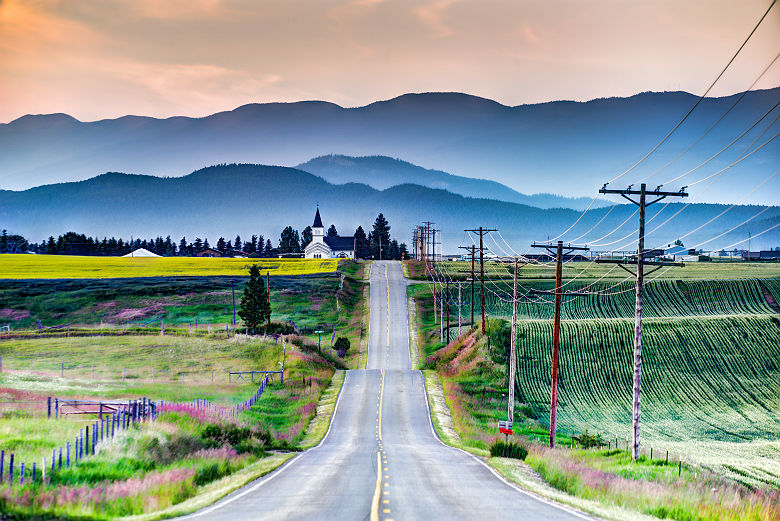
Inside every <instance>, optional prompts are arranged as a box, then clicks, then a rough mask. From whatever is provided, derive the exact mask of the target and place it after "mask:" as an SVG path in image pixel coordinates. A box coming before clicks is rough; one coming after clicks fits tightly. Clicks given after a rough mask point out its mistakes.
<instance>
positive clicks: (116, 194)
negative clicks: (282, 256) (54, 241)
mask: <svg viewBox="0 0 780 521" xmlns="http://www.w3.org/2000/svg"><path fill="white" fill-rule="evenodd" d="M318 203H319V207H320V212H321V214H322V218H323V221H324V222H325V226H329V225H330V224H335V225H336V227H337V229H338V230H339V231H340V232H341V233H342V234H345V235H351V233H352V232H353V231H354V230H355V228H356V227H357V226H358V225H362V226H363V227H364V228H368V227H370V225H371V224H372V223H373V220H374V218H375V217H376V215H377V213H378V212H383V213H384V215H385V216H386V217H387V219H388V220H389V221H390V225H391V226H392V229H391V233H392V235H393V236H394V237H395V238H397V239H399V240H400V241H405V242H407V243H408V242H409V241H410V237H411V230H412V228H413V226H414V225H416V224H418V223H420V222H421V221H423V220H430V221H434V222H435V223H436V227H437V228H438V229H440V230H441V233H440V234H439V237H440V238H441V239H442V240H443V243H444V250H445V251H447V252H456V251H457V249H456V248H457V246H458V245H459V244H463V243H465V244H470V241H469V239H468V238H467V237H465V234H464V232H463V229H464V228H467V227H468V228H471V227H475V226H486V227H491V228H498V229H499V230H500V232H501V234H502V235H503V237H504V238H506V240H507V241H509V242H510V244H512V245H513V246H514V247H515V249H518V250H521V251H523V252H524V251H526V250H527V249H528V245H529V244H530V242H531V241H533V240H545V239H546V238H547V237H550V236H555V235H557V234H559V233H561V232H562V231H563V230H565V229H566V228H567V227H568V226H569V225H570V224H571V223H573V222H574V221H575V220H576V219H577V217H578V216H579V215H580V212H578V211H575V210H571V209H560V208H558V209H546V210H545V209H539V208H534V207H531V206H527V205H523V204H518V203H511V202H504V201H496V200H493V199H484V198H482V199H480V198H469V197H463V196H461V195H458V194H454V193H451V192H448V191H445V190H441V189H434V188H428V187H424V186H419V185H415V184H400V185H397V186H393V187H390V188H386V189H384V190H377V189H375V188H372V187H370V186H368V185H366V184H359V183H346V184H331V183H328V182H327V181H325V180H324V179H322V178H320V177H317V176H315V175H312V174H310V173H307V172H304V171H302V170H299V169H295V168H286V167H275V166H263V165H220V166H213V167H208V168H204V169H201V170H198V171H196V172H193V173H192V174H190V175H187V176H184V177H178V178H161V177H154V176H142V175H128V174H120V173H108V174H104V175H100V176H98V177H95V178H92V179H89V180H86V181H80V182H71V183H61V184H53V185H47V186H41V187H37V188H32V189H29V190H24V191H9V190H3V191H0V227H3V228H7V229H8V230H9V231H10V232H11V233H21V234H23V235H25V236H27V237H28V238H30V239H32V240H35V241H40V240H42V239H45V238H46V237H48V236H49V235H54V236H57V235H58V234H60V233H64V232H66V231H69V230H72V231H77V232H80V233H86V234H88V235H90V236H97V237H101V238H102V237H103V236H109V237H110V236H116V237H120V236H121V237H124V238H128V237H130V235H133V236H135V237H152V236H157V235H162V236H165V235H168V234H170V235H171V236H172V238H174V239H179V238H180V237H181V236H182V235H186V236H187V238H188V239H189V240H194V238H195V237H201V238H208V239H209V240H210V241H211V242H212V244H213V243H214V242H215V241H216V239H217V238H218V237H219V236H224V237H232V236H234V235H235V234H236V233H240V234H241V236H242V237H248V236H251V234H253V233H257V234H263V235H265V236H266V237H269V238H271V239H272V240H273V241H274V243H276V242H278V240H279V233H280V231H281V230H282V228H283V227H284V226H287V225H291V226H293V227H295V228H296V229H298V230H302V229H303V228H304V227H306V226H308V225H311V223H312V220H313V217H314V211H315V207H316V205H317V204H318ZM681 207H682V203H679V202H675V203H672V204H670V205H668V207H664V205H663V204H657V205H654V206H652V207H650V210H649V211H648V221H649V222H648V231H652V230H653V228H654V227H656V226H658V225H659V224H661V223H662V222H663V221H665V220H666V219H667V218H668V217H672V216H673V215H675V213H677V212H678V210H680V209H681ZM726 208H727V207H726V206H723V205H716V204H693V205H690V206H689V207H687V208H685V210H684V211H683V212H681V213H680V214H679V215H677V216H676V217H674V218H673V219H672V220H671V221H670V222H669V223H667V224H665V225H664V226H662V227H661V228H660V229H659V230H658V231H656V232H652V233H649V235H648V239H647V244H648V246H663V245H665V244H666V243H669V242H672V241H674V240H675V239H676V238H678V237H680V236H681V235H682V234H683V233H686V232H687V231H689V230H692V229H694V228H696V227H698V226H699V225H701V224H704V223H705V222H707V221H709V220H710V219H712V218H713V217H715V216H716V215H717V214H719V213H721V212H723V210H725V209H726ZM761 209H762V208H760V207H755V206H737V207H735V208H733V209H731V210H729V211H728V212H726V213H725V214H724V215H722V216H721V217H719V218H717V219H716V220H715V221H714V222H713V223H711V224H710V225H707V226H705V227H704V228H702V229H701V230H699V231H697V232H696V233H694V234H692V235H690V236H688V237H686V238H685V239H684V242H685V244H686V245H687V246H694V245H696V244H697V243H699V242H701V241H704V240H706V239H708V238H710V237H712V236H714V235H716V234H719V233H721V232H724V231H727V230H729V229H730V228H732V227H734V226H737V225H738V224H739V223H741V222H743V221H745V220H747V219H748V218H750V217H751V216H753V215H755V214H756V213H758V212H759V211H760V210H761ZM658 211H663V213H662V214H661V215H660V216H659V217H658V218H657V219H653V217H654V215H655V212H658ZM607 212H609V215H607V216H606V218H604V217H605V213H607ZM632 212H634V207H633V205H620V206H618V207H615V208H614V209H612V210H611V211H610V210H609V209H607V208H599V209H594V210H591V211H589V212H588V213H587V214H586V215H585V217H584V218H583V219H582V220H581V221H580V222H579V223H578V225H577V227H575V228H574V229H573V230H572V231H571V233H569V234H568V235H567V236H566V237H567V238H570V239H574V238H575V237H577V236H578V235H580V234H582V233H585V232H586V231H588V230H589V229H590V228H592V227H593V226H594V225H596V224H597V223H598V222H599V221H601V220H602V219H603V221H602V222H601V224H599V225H598V226H596V228H595V229H594V230H593V231H592V232H591V233H589V234H588V235H587V236H586V237H583V238H582V239H581V240H580V241H579V242H583V241H584V242H588V241H592V240H594V239H597V238H599V237H601V236H602V235H604V234H606V233H607V232H609V231H611V230H613V229H614V228H616V227H618V225H620V224H621V223H622V222H624V221H626V219H627V218H628V217H629V216H630V215H631V213H632ZM759 219H760V220H758V219H756V220H754V221H752V222H751V223H750V224H748V225H746V226H742V227H739V228H737V229H736V230H734V231H733V232H730V233H727V234H726V235H725V236H723V237H722V238H720V239H718V240H717V241H713V242H710V243H708V244H707V245H706V246H707V247H713V248H714V247H721V246H725V245H728V244H730V243H733V242H735V241H738V240H741V239H743V238H745V237H746V236H747V233H748V232H752V233H753V234H754V235H755V234H757V233H759V232H761V231H763V230H765V229H767V228H768V227H769V226H772V225H774V224H776V223H778V222H780V207H777V206H775V207H771V208H770V209H768V210H766V211H764V212H763V213H761V214H760V217H759ZM628 220H629V221H630V224H626V225H625V226H623V227H622V228H619V229H618V230H617V232H616V233H615V234H613V235H611V236H609V237H608V238H606V239H604V240H602V241H600V243H601V245H600V246H594V249H598V250H607V249H617V248H619V247H622V248H623V249H631V248H635V246H634V245H635V244H636V243H635V237H634V235H635V233H634V230H635V219H628ZM622 237H628V238H627V239H625V240H618V239H621V238H622ZM778 244H780V228H775V229H774V230H773V231H772V232H770V233H767V234H764V235H763V236H761V237H758V238H756V239H754V241H753V242H752V243H751V245H752V247H753V249H757V248H761V247H767V246H777V245H778ZM488 246H489V247H490V248H491V249H492V250H493V251H495V252H496V253H498V254H501V253H502V252H501V249H500V248H499V247H498V246H496V245H495V244H493V243H490V242H489V243H488ZM501 247H503V248H506V246H505V245H504V244H503V243H501Z"/></svg>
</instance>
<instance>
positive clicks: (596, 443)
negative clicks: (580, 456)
mask: <svg viewBox="0 0 780 521" xmlns="http://www.w3.org/2000/svg"><path fill="white" fill-rule="evenodd" d="M572 438H574V439H575V440H577V442H578V443H579V444H580V447H582V448H583V449H590V448H593V447H596V448H598V447H603V446H604V445H606V443H604V438H602V437H601V434H588V430H587V429H586V430H585V432H583V433H582V434H580V435H579V436H572Z"/></svg>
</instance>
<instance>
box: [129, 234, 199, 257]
mask: <svg viewBox="0 0 780 521" xmlns="http://www.w3.org/2000/svg"><path fill="white" fill-rule="evenodd" d="M119 240H120V241H121V240H122V239H119ZM179 255H181V256H182V257H183V256H185V255H187V237H182V238H181V241H179Z"/></svg>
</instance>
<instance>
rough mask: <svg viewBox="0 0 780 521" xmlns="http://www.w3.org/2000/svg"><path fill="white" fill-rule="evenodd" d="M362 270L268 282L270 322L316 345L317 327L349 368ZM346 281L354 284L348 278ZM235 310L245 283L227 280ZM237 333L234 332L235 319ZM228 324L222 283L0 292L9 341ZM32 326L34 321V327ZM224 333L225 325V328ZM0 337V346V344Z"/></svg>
mask: <svg viewBox="0 0 780 521" xmlns="http://www.w3.org/2000/svg"><path fill="white" fill-rule="evenodd" d="M364 266H365V265H364V264H363V263H357V262H354V261H341V264H340V267H341V269H342V270H343V273H344V277H343V280H342V279H341V278H340V277H338V276H336V275H320V276H307V277H271V279H270V282H271V302H272V305H271V308H272V315H271V319H272V320H273V321H278V322H290V323H292V324H294V325H295V327H297V328H298V330H299V331H301V332H303V333H305V334H307V335H308V338H309V339H311V340H314V339H316V336H315V335H314V334H313V333H312V331H313V330H316V329H318V328H321V329H325V330H327V331H328V332H329V333H328V334H327V335H323V343H324V345H326V346H328V348H329V347H330V340H331V331H332V328H333V326H334V325H335V328H336V334H337V336H346V337H347V338H348V339H349V340H350V343H351V345H352V346H354V347H353V348H352V349H350V351H349V352H348V356H347V359H348V360H347V363H348V364H352V365H354V364H355V363H357V357H358V346H359V344H360V341H361V338H364V336H365V335H366V334H367V330H366V328H365V327H364V325H363V313H364V309H363V306H362V299H363V289H364V283H363V282H362V276H363V274H362V270H363V268H364ZM353 277H357V279H356V278H353ZM233 280H234V281H235V283H234V285H235V292H236V297H235V298H236V309H237V310H238V309H240V302H241V296H242V294H243V287H244V284H245V283H246V280H247V277H235V278H233ZM237 319H238V327H239V328H240V327H241V319H240V317H237ZM232 320H233V296H232V287H231V278H230V277H154V278H145V279H132V278H131V279H66V280H7V281H4V282H3V284H2V285H0V326H2V325H8V326H9V328H10V331H9V332H8V333H7V334H6V337H7V336H8V334H10V335H11V336H17V337H19V336H28V337H29V336H33V335H35V336H41V335H43V336H62V335H65V334H67V333H68V328H63V329H54V330H48V329H44V330H43V332H39V329H38V325H39V323H40V325H41V326H42V327H44V328H46V327H48V326H56V325H60V324H69V325H70V326H69V327H70V330H71V331H72V332H73V334H77V335H84V334H89V335H92V334H98V333H102V334H113V335H121V334H125V333H130V334H134V333H135V334H138V333H147V334H150V333H152V334H153V333H155V332H159V331H160V326H161V323H163V324H164V326H165V329H166V333H167V334H179V335H181V334H183V335H201V336H202V335H206V334H207V333H208V331H211V332H212V333H214V334H216V333H218V332H219V331H222V333H223V335H224V332H225V326H226V325H231V324H232ZM39 321H40V322H39ZM231 327H232V326H231ZM2 338H3V336H2V333H0V339H2Z"/></svg>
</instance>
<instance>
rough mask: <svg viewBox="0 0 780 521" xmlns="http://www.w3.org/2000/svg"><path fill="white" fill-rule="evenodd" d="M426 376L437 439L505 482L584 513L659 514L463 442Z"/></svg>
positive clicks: (630, 518) (437, 385) (434, 380)
mask: <svg viewBox="0 0 780 521" xmlns="http://www.w3.org/2000/svg"><path fill="white" fill-rule="evenodd" d="M422 373H423V376H424V379H425V393H426V395H427V399H428V409H429V411H430V414H431V423H432V424H433V427H434V429H435V433H436V435H437V436H438V437H439V439H440V440H441V441H442V442H443V443H445V444H447V445H449V446H451V447H454V448H456V449H460V450H462V451H464V452H468V453H469V454H471V455H472V456H474V457H476V458H478V459H479V460H481V461H482V462H484V463H485V464H486V465H488V466H489V467H490V468H491V469H493V470H494V471H495V472H496V473H497V474H498V475H500V477H501V478H502V479H504V480H506V481H507V482H509V483H511V484H513V485H516V486H517V487H519V488H520V489H522V490H523V491H525V492H526V493H528V494H530V495H532V496H536V497H538V498H541V499H543V500H545V501H549V502H551V503H554V504H558V505H561V506H562V507H564V508H572V509H575V510H576V511H578V512H581V513H583V514H586V515H589V516H593V517H596V518H600V519H607V520H610V521H652V520H656V521H657V519H658V518H656V517H651V516H648V515H644V514H641V513H638V512H636V511H633V510H628V509H625V508H621V507H618V506H609V505H604V504H602V503H599V502H597V501H591V500H587V499H582V498H578V497H575V496H571V495H569V494H566V493H565V492H562V491H560V490H558V489H556V488H554V487H552V486H550V485H549V484H548V483H547V482H546V481H544V480H543V479H542V477H541V476H539V474H537V473H536V472H535V471H534V470H533V469H532V468H531V467H529V466H528V465H527V464H526V463H524V462H522V461H520V460H516V459H509V458H491V457H489V454H488V452H487V451H485V450H481V449H477V448H474V447H468V446H464V444H463V442H462V440H461V438H460V436H459V435H458V432H457V430H456V429H455V425H454V423H453V420H452V412H451V411H450V408H449V406H448V405H447V400H446V395H445V393H444V386H443V385H442V383H441V380H440V379H439V375H438V373H436V371H434V370H432V369H427V370H424V371H422Z"/></svg>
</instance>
